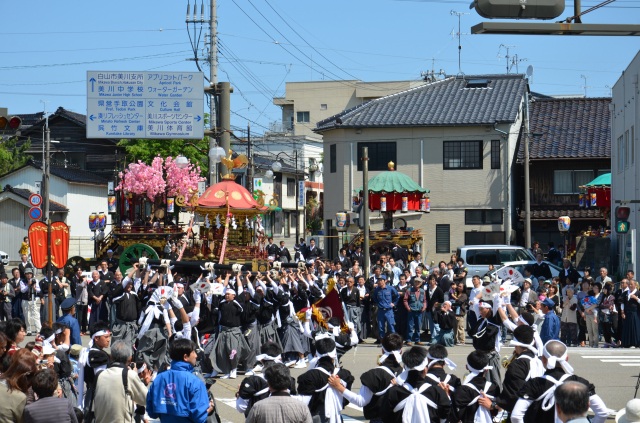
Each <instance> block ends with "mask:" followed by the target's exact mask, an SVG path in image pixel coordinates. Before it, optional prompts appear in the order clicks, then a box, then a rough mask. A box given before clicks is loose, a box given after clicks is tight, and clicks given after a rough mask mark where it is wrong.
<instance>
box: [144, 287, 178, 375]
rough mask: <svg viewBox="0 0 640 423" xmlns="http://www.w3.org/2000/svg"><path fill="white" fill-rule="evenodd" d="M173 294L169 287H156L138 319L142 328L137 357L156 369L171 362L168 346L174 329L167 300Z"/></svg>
mask: <svg viewBox="0 0 640 423" xmlns="http://www.w3.org/2000/svg"><path fill="white" fill-rule="evenodd" d="M172 295H173V291H172V289H171V288H169V287H166V286H162V287H158V288H156V289H155V290H154V291H153V294H152V295H151V298H150V299H149V301H148V302H147V306H146V308H145V309H144V312H143V313H141V314H140V317H139V319H138V325H139V326H140V329H139V331H138V335H137V338H138V348H137V351H136V359H142V360H144V362H145V363H146V364H147V366H148V367H149V368H151V369H154V370H159V369H162V368H163V367H164V366H165V365H167V364H169V360H168V357H167V348H168V344H169V338H171V334H172V333H173V330H172V327H171V320H170V318H169V312H168V309H169V304H168V303H167V301H168V299H169V298H171V296H172ZM177 303H180V302H179V301H177ZM165 305H166V307H165ZM177 305H181V304H177Z"/></svg>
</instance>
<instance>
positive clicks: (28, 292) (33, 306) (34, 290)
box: [20, 266, 44, 336]
mask: <svg viewBox="0 0 640 423" xmlns="http://www.w3.org/2000/svg"><path fill="white" fill-rule="evenodd" d="M33 273H34V270H33V267H30V266H28V267H25V269H24V275H25V277H24V279H22V280H20V293H21V295H22V313H23V315H24V321H25V323H26V324H27V336H31V335H32V334H36V333H39V332H40V328H41V327H42V324H41V323H40V306H41V305H42V304H44V300H43V299H42V293H41V291H40V284H39V283H38V280H37V279H36V278H34V277H33Z"/></svg>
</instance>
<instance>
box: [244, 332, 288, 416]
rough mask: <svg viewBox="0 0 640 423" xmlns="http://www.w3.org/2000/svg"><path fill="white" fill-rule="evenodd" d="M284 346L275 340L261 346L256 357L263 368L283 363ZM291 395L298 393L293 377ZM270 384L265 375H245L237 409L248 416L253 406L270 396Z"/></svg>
mask: <svg viewBox="0 0 640 423" xmlns="http://www.w3.org/2000/svg"><path fill="white" fill-rule="evenodd" d="M281 354H282V347H280V345H278V344H276V343H275V342H267V343H265V344H263V345H262V346H261V347H260V355H258V356H257V357H256V358H257V359H258V361H259V362H260V366H261V369H263V370H266V369H268V368H269V367H271V366H273V365H274V364H277V363H282V356H281ZM289 394H290V395H297V391H296V380H295V379H294V378H293V377H292V378H291V385H290V387H289ZM270 395H271V392H270V391H269V384H268V383H267V381H266V380H265V378H264V377H263V376H249V377H245V379H244V380H243V381H242V384H241V385H240V388H239V389H238V392H237V393H236V410H238V412H239V413H243V414H244V415H245V417H246V416H248V415H249V412H250V411H251V408H252V407H253V406H254V405H255V403H257V402H258V401H261V400H263V399H265V398H269V396H270Z"/></svg>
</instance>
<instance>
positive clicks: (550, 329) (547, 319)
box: [540, 298, 560, 344]
mask: <svg viewBox="0 0 640 423" xmlns="http://www.w3.org/2000/svg"><path fill="white" fill-rule="evenodd" d="M555 305H556V304H555V303H554V302H553V300H551V299H549V298H546V299H545V300H544V301H543V302H541V303H540V307H541V308H542V312H543V313H544V322H543V323H542V328H541V329H540V339H542V342H543V343H544V344H546V343H547V341H551V340H552V339H554V340H556V341H559V340H560V318H559V317H558V316H557V315H556V313H555V312H554V311H553V308H554V307H555Z"/></svg>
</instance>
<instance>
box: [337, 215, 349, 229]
mask: <svg viewBox="0 0 640 423" xmlns="http://www.w3.org/2000/svg"><path fill="white" fill-rule="evenodd" d="M347 226H348V224H347V213H345V212H338V213H336V229H337V230H338V231H339V232H344V231H346V230H347Z"/></svg>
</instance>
